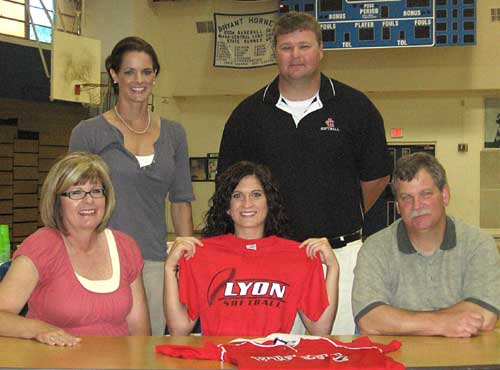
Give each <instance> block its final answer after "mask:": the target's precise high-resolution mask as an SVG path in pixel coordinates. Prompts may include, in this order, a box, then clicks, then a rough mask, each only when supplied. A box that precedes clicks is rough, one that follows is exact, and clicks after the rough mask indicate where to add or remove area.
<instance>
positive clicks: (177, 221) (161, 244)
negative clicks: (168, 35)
mask: <svg viewBox="0 0 500 370" xmlns="http://www.w3.org/2000/svg"><path fill="white" fill-rule="evenodd" d="M106 70H107V71H108V74H109V76H110V77H111V79H112V81H113V89H114V92H115V94H117V95H118V100H117V104H116V106H115V107H114V108H113V109H111V110H109V111H107V112H105V113H104V114H102V115H99V116H97V117H94V118H91V119H88V120H86V121H82V122H80V123H79V124H78V125H77V126H76V127H75V128H74V129H73V132H72V133H71V139H70V144H69V150H70V151H87V152H91V153H95V154H98V155H100V156H101V157H102V158H103V159H104V161H105V162H106V163H107V164H108V166H109V168H110V174H111V180H112V182H113V186H114V188H115V192H116V208H115V212H114V213H113V217H112V218H111V221H110V226H111V227H113V228H115V229H118V230H121V231H123V232H125V233H127V234H129V235H131V236H132V237H133V238H134V239H135V240H136V242H137V243H138V244H139V247H140V248H141V252H142V255H143V258H144V270H143V279H144V285H145V288H146V295H147V298H148V305H149V311H150V318H151V328H152V333H153V335H162V334H163V333H164V329H165V318H164V314H163V303H162V298H163V263H164V261H165V258H166V248H165V247H166V244H165V242H166V234H167V230H166V216H165V200H166V197H167V195H168V197H169V200H170V202H171V207H170V217H172V223H173V225H174V229H175V233H176V234H177V236H191V235H192V233H193V221H192V213H191V203H190V202H191V201H192V200H193V199H194V196H193V188H192V185H191V177H190V173H189V159H188V148H187V143H186V134H185V132H184V129H183V128H182V126H181V125H180V124H179V123H177V122H173V121H169V120H167V119H163V118H160V117H159V116H158V115H156V114H154V113H151V112H149V111H148V99H149V97H150V95H151V92H152V89H153V85H154V84H155V81H156V76H157V75H158V73H159V72H160V64H159V63H158V57H157V55H156V53H155V51H154V49H153V47H152V46H151V45H150V44H149V43H147V42H146V41H144V40H142V39H140V38H138V37H127V38H125V39H123V40H121V41H120V42H118V44H116V45H115V47H114V48H113V51H112V52H111V55H110V56H108V58H107V59H106Z"/></svg>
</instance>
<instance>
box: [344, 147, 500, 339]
mask: <svg viewBox="0 0 500 370" xmlns="http://www.w3.org/2000/svg"><path fill="white" fill-rule="evenodd" d="M394 191H395V197H396V202H397V206H398V209H399V212H400V214H401V220H398V221H396V222H394V223H393V224H392V225H391V226H389V227H387V228H386V229H384V230H381V231H379V232H378V233H376V234H375V235H373V236H371V237H370V238H368V239H367V241H366V242H365V244H364V245H363V247H362V248H361V250H360V252H359V256H358V261H357V265H356V268H355V271H354V274H355V277H354V286H353V293H352V305H353V313H354V317H355V321H356V323H357V326H358V327H359V329H360V331H361V333H366V334H388V335H440V336H446V337H471V336H475V335H479V334H480V332H481V331H487V330H493V329H494V328H495V324H496V321H497V319H498V316H499V314H500V262H499V255H498V250H497V248H496V245H495V242H494V240H493V238H492V237H491V236H489V235H487V234H485V233H484V232H482V231H481V230H479V229H478V228H476V227H473V226H470V225H466V224H465V223H463V222H462V221H460V220H458V219H455V218H451V217H448V216H447V215H446V210H445V208H446V206H447V205H448V203H449V201H450V189H449V186H448V184H447V181H446V173H445V170H444V168H443V167H442V166H441V164H440V163H439V162H438V161H437V160H436V159H435V158H434V157H432V156H430V155H428V154H425V153H415V154H412V155H409V156H406V157H403V158H401V159H400V160H399V161H398V162H397V164H396V169H395V173H394Z"/></svg>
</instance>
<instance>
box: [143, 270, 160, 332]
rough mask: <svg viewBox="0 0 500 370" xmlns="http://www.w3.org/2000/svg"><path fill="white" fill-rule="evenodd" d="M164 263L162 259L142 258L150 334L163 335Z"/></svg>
mask: <svg viewBox="0 0 500 370" xmlns="http://www.w3.org/2000/svg"><path fill="white" fill-rule="evenodd" d="M164 265H165V263H164V262H163V261H148V260H144V269H143V270H142V278H143V280H144V288H145V290H146V297H147V299H148V307H149V319H150V320H151V332H152V335H164V333H165V314H164V312H163V275H164Z"/></svg>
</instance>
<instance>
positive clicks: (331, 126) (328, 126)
mask: <svg viewBox="0 0 500 370" xmlns="http://www.w3.org/2000/svg"><path fill="white" fill-rule="evenodd" d="M320 130H321V131H337V132H338V131H340V129H339V128H338V127H335V121H334V120H333V118H332V117H328V119H326V120H325V126H322V127H321V128H320Z"/></svg>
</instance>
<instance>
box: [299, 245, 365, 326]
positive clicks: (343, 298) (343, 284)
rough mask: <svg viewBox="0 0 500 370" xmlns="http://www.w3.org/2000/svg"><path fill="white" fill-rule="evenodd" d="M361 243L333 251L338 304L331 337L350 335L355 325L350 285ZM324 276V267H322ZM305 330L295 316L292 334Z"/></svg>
mask: <svg viewBox="0 0 500 370" xmlns="http://www.w3.org/2000/svg"><path fill="white" fill-rule="evenodd" d="M362 245H363V242H362V241H361V239H360V240H355V241H353V242H351V243H348V244H347V245H346V246H345V247H343V248H337V249H334V250H333V252H334V253H335V257H337V261H338V262H339V268H340V274H339V303H338V306H337V315H336V316H335V321H334V323H333V329H332V333H331V334H332V335H352V334H354V330H355V327H356V325H355V324H354V316H353V314H352V303H351V295H352V284H353V281H354V267H355V266H356V261H357V259H358V252H359V249H360V248H361V246H362ZM323 270H324V271H325V274H326V266H324V265H323ZM305 332H306V328H305V327H304V324H303V323H302V320H301V319H300V316H299V315H298V314H297V316H296V317H295V322H294V323H293V328H292V331H291V333H292V334H304V333H305Z"/></svg>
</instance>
